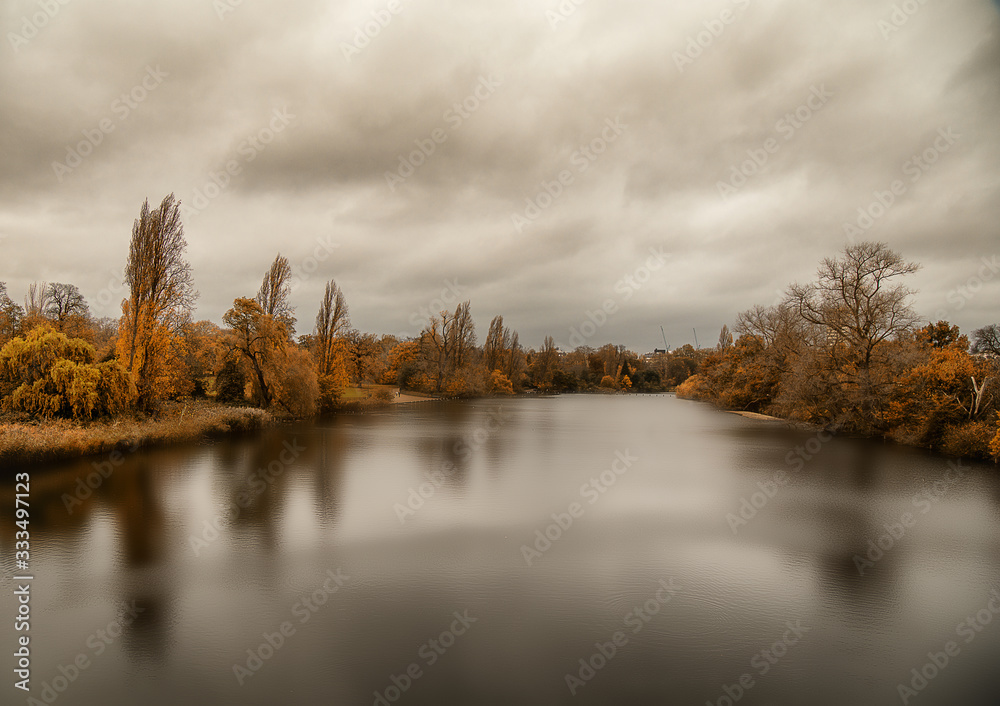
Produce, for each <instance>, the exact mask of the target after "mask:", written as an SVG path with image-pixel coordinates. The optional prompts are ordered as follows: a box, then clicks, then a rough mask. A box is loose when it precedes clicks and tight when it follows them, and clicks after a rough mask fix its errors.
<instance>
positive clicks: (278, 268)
mask: <svg viewBox="0 0 1000 706" xmlns="http://www.w3.org/2000/svg"><path fill="white" fill-rule="evenodd" d="M291 281H292V268H291V265H289V264H288V258H286V257H283V256H282V254H281V253H278V255H277V257H275V258H274V262H272V263H271V267H270V268H269V269H268V270H267V272H266V273H265V274H264V280H263V281H262V282H261V284H260V289H259V290H257V303H258V304H260V308H261V310H262V311H263V312H264V313H265V314H267V315H268V316H270V317H271V318H273V319H274V320H275V321H278V322H280V323H282V324H283V325H284V327H285V330H286V331H287V332H288V337H289V338H291V337H292V336H294V335H295V321H296V319H295V310H294V309H293V308H292V306H291V304H290V303H289V301H288V295H289V294H291V292H292V286H291Z"/></svg>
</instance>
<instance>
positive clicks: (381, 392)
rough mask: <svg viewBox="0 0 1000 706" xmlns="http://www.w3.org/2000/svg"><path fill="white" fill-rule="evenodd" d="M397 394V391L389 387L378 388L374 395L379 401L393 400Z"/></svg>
mask: <svg viewBox="0 0 1000 706" xmlns="http://www.w3.org/2000/svg"><path fill="white" fill-rule="evenodd" d="M395 396H396V395H395V393H394V392H393V391H392V390H391V389H390V388H388V387H379V388H376V390H375V392H374V394H373V395H372V397H374V398H375V400H376V401H377V402H392V400H393V398H394V397H395Z"/></svg>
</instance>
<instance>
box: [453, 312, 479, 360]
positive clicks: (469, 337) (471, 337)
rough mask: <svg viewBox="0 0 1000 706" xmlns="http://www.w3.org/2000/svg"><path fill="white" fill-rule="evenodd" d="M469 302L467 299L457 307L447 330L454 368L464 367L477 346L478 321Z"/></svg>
mask: <svg viewBox="0 0 1000 706" xmlns="http://www.w3.org/2000/svg"><path fill="white" fill-rule="evenodd" d="M469 304H470V302H467V301H466V302H462V303H461V304H459V305H458V307H456V309H455V315H454V316H453V317H452V319H451V326H450V327H449V329H448V332H447V337H448V344H449V347H450V348H451V356H450V357H451V363H452V366H453V369H454V370H459V369H461V368H464V367H465V366H466V365H467V364H469V363H470V362H471V360H470V359H469V356H470V353H471V351H472V350H473V349H475V347H476V323H475V321H473V320H472V312H471V309H470V306H469Z"/></svg>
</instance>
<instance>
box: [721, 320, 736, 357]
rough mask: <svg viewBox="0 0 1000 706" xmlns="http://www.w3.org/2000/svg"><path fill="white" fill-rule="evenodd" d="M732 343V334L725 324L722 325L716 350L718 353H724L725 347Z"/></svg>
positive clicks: (730, 345)
mask: <svg viewBox="0 0 1000 706" xmlns="http://www.w3.org/2000/svg"><path fill="white" fill-rule="evenodd" d="M732 345H733V334H731V333H729V326H727V325H726V324H723V325H722V330H721V331H719V345H718V350H719V352H720V353H725V352H726V350H727V349H729V348H730V347H732Z"/></svg>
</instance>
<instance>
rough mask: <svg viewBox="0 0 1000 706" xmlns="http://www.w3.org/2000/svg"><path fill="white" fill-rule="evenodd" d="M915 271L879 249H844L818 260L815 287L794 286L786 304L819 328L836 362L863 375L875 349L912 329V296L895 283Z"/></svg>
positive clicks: (882, 247)
mask: <svg viewBox="0 0 1000 706" xmlns="http://www.w3.org/2000/svg"><path fill="white" fill-rule="evenodd" d="M919 269H920V266H919V265H917V264H916V263H912V262H905V261H904V260H903V258H902V257H901V256H900V255H899V254H898V253H895V252H893V251H892V250H890V249H889V248H888V247H887V246H886V245H885V244H884V243H872V242H864V243H858V244H857V245H849V246H848V247H847V248H845V250H844V254H843V256H842V257H839V258H836V259H834V258H826V259H825V260H823V264H822V265H821V266H820V268H819V271H818V273H817V274H818V279H817V281H816V282H814V283H812V284H807V285H798V284H793V285H792V286H791V287H790V288H789V290H788V302H789V304H790V305H791V306H792V307H793V309H794V310H795V311H797V312H798V313H799V315H800V316H801V317H802V318H803V319H804V320H805V321H807V322H809V323H811V324H814V325H816V326H819V327H821V328H822V330H823V332H824V333H825V335H826V342H827V344H828V346H829V348H830V350H831V352H832V354H833V356H834V358H835V359H836V360H837V361H838V362H844V363H847V362H850V363H853V364H854V365H856V366H857V367H858V368H859V369H861V370H866V369H868V368H869V367H870V366H871V362H872V354H873V352H874V351H875V348H876V346H878V345H879V344H880V343H882V342H884V341H888V340H891V339H893V338H895V337H897V336H899V335H900V334H902V333H904V332H907V331H910V330H911V329H912V328H913V326H914V325H915V324H916V323H917V321H918V319H917V317H916V315H915V314H914V312H913V310H912V309H911V308H910V305H909V303H908V299H909V298H910V296H911V295H912V294H913V292H912V290H910V289H908V288H906V287H905V286H903V285H902V284H899V283H897V282H896V280H897V279H898V278H900V277H904V276H906V275H909V274H913V273H914V272H916V271H917V270H919Z"/></svg>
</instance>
